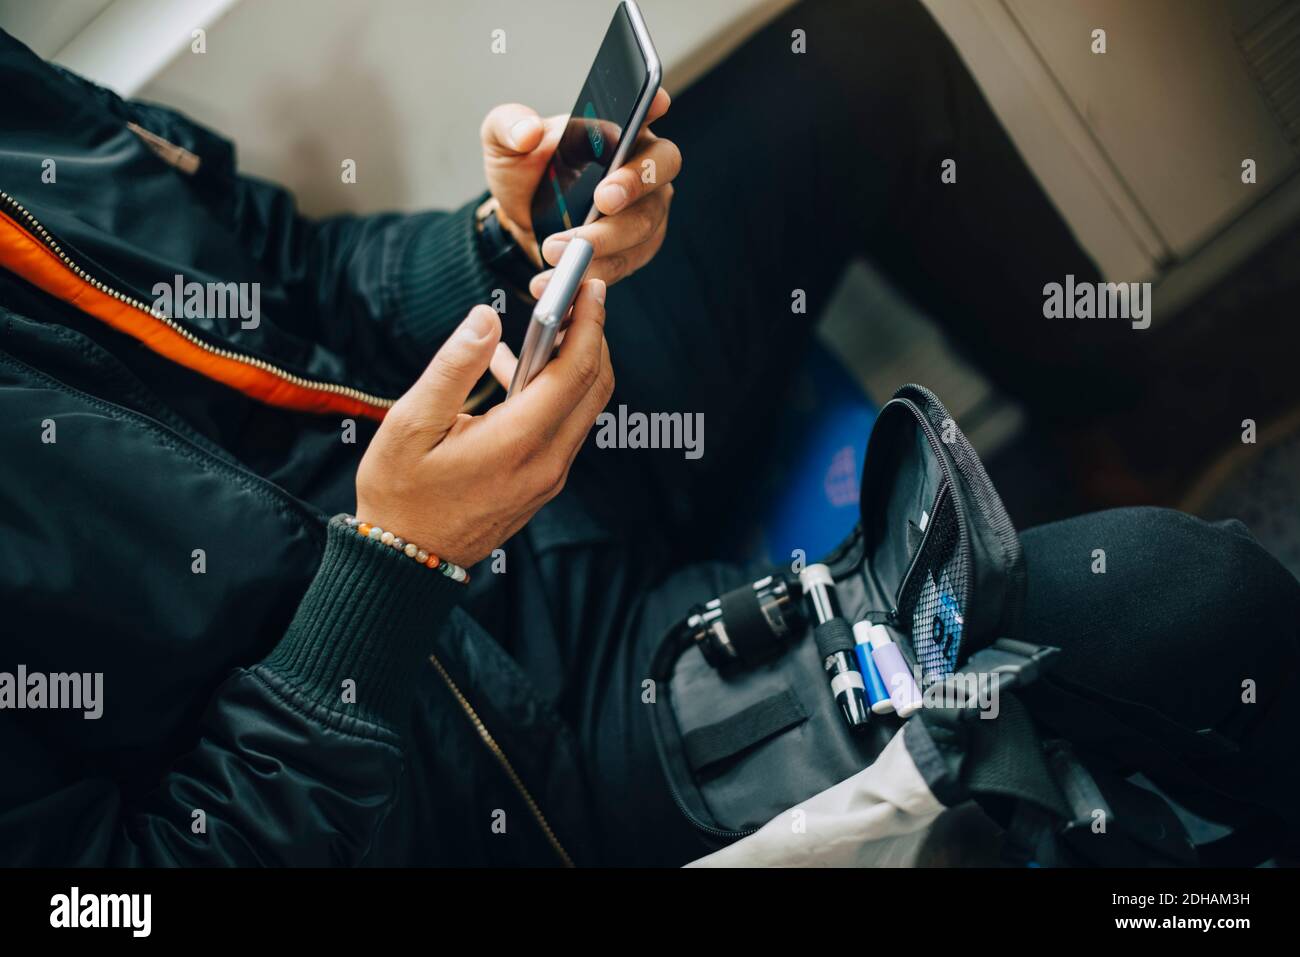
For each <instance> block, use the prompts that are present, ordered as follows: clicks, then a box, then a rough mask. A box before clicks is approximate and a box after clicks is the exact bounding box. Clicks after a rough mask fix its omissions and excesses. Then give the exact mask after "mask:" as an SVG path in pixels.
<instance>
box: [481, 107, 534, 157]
mask: <svg viewBox="0 0 1300 957" xmlns="http://www.w3.org/2000/svg"><path fill="white" fill-rule="evenodd" d="M543 130H544V127H543V124H542V118H541V117H540V116H538V115H537V111H536V110H533V109H530V108H529V107H526V106H524V105H523V104H522V103H506V104H504V105H502V106H498V107H495V108H493V110H492V111H491V112H490V113H488V115H487V116H486V117H484V118H483V125H482V127H481V128H480V129H479V135H480V136H481V137H482V139H483V152H484V153H485V154H486V155H488V156H496V157H508V156H518V155H520V154H523V153H530V152H532V151H533V150H535V149H536V148H537V146H538V144H539V143H541V141H542V133H543Z"/></svg>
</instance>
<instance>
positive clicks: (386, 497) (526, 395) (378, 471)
mask: <svg viewBox="0 0 1300 957" xmlns="http://www.w3.org/2000/svg"><path fill="white" fill-rule="evenodd" d="M604 303H605V284H604V282H602V281H601V280H599V279H591V280H588V281H587V282H585V283H584V284H583V286H582V289H581V291H580V292H579V294H578V298H577V302H576V303H575V305H574V310H573V321H572V323H571V324H570V326H569V328H568V329H567V331H566V332H565V334H564V341H563V344H562V345H561V347H560V351H559V355H558V356H557V357H556V358H555V359H553V360H552V361H551V362H550V363H549V364H548V365H547V366H546V368H544V369H543V370H542V371H541V373H540V374H539V375H538V376H537V378H535V379H534V380H533V381H532V382H531V383H530V384H529V386H528V388H527V389H525V390H524V391H522V392H520V393H519V394H518V395H516V396H515V397H514V398H512V399H511V400H510V401H509V402H503V403H500V404H499V405H496V406H494V407H493V408H491V409H489V410H488V411H487V412H486V413H484V414H483V415H477V416H472V415H467V414H465V413H462V412H461V411H460V410H461V407H462V405H463V404H464V402H465V400H466V398H467V397H468V396H469V393H470V390H471V389H473V387H474V384H475V383H476V382H477V381H478V379H479V377H480V376H481V375H482V374H483V373H484V372H485V371H487V369H488V368H489V365H491V366H492V370H493V373H494V374H495V375H496V376H497V378H498V379H502V378H505V377H506V376H507V374H508V371H509V369H510V367H511V365H512V363H511V359H512V357H511V355H510V350H509V348H508V347H506V346H505V344H504V343H501V341H500V340H501V320H500V317H499V316H498V315H497V313H496V311H495V310H493V309H491V308H490V307H488V306H475V307H474V308H473V309H472V310H470V313H469V315H468V316H466V317H465V320H464V321H463V322H462V323H461V324H460V326H459V327H458V328H457V329H456V331H455V332H453V333H452V334H451V337H450V338H449V339H448V340H447V341H446V342H445V343H444V344H443V346H442V348H441V349H439V350H438V353H437V355H435V356H434V357H433V360H432V361H431V362H430V363H429V366H428V368H427V369H425V370H424V373H423V374H422V375H421V376H420V378H419V380H418V381H417V382H416V383H415V384H414V385H413V386H411V388H410V389H409V390H408V391H407V393H406V394H405V395H403V396H402V397H401V398H400V399H399V400H398V401H397V403H396V404H395V405H394V406H393V407H392V409H391V410H389V412H388V415H387V416H386V417H385V418H384V421H383V424H382V425H380V427H379V431H378V432H377V433H376V434H375V437H374V439H373V440H372V441H371V443H370V447H369V448H368V449H366V454H365V456H364V457H363V458H362V459H361V465H360V467H359V468H358V469H357V517H358V518H359V519H361V520H362V521H364V522H368V523H370V524H371V525H378V526H380V527H381V528H383V529H384V530H386V531H391V532H392V533H393V534H395V535H400V536H401V537H402V538H404V539H406V540H407V541H410V542H415V543H416V544H418V545H419V547H421V548H424V549H426V550H428V551H430V552H432V553H433V554H435V555H437V556H438V557H439V558H445V559H447V560H448V561H452V562H455V563H456V564H458V565H463V566H466V567H468V566H470V565H472V564H474V563H475V562H477V561H479V560H481V559H483V558H485V557H487V556H488V555H490V554H491V553H492V550H493V549H495V548H496V547H498V546H499V545H500V544H501V543H502V542H504V541H505V540H506V539H508V538H509V537H510V536H511V535H513V534H514V533H515V532H517V531H518V530H519V529H520V528H522V527H523V526H524V525H525V524H526V523H527V522H528V520H529V519H530V518H532V516H533V514H534V513H535V512H536V511H537V510H538V509H539V508H541V507H542V505H544V504H545V503H546V502H548V501H550V500H551V499H552V498H554V497H555V495H556V494H558V493H559V491H560V489H562V488H563V487H564V483H565V481H566V479H567V478H568V475H569V467H570V466H571V465H572V464H573V459H574V457H575V456H576V455H577V454H578V450H579V449H580V448H581V447H582V443H583V440H584V439H585V438H586V437H587V433H588V432H589V431H591V426H592V424H593V423H594V422H595V420H596V416H597V415H598V414H599V413H600V412H601V410H602V409H604V408H605V404H606V403H607V402H608V401H609V397H610V395H611V393H612V392H613V390H614V371H613V368H612V366H611V365H610V361H609V347H608V346H607V345H606V343H605V333H604V327H605V305H604ZM498 348H499V349H500V352H498ZM494 355H495V356H496V361H495V362H494V361H493V358H494ZM506 383H508V378H506V381H505V382H503V384H506Z"/></svg>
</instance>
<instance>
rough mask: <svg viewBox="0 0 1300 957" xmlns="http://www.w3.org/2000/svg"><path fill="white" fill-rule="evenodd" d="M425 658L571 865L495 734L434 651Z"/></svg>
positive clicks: (557, 851) (569, 860)
mask: <svg viewBox="0 0 1300 957" xmlns="http://www.w3.org/2000/svg"><path fill="white" fill-rule="evenodd" d="M429 662H430V663H431V664H432V665H433V667H434V670H436V671H437V672H438V674H439V675H440V676H441V677H442V680H443V681H444V682H446V684H447V688H448V690H450V691H451V696H452V697H453V698H455V699H456V703H457V704H459V705H460V706H461V709H462V710H463V711H464V712H465V716H466V717H468V718H469V721H470V724H472V725H473V726H474V730H475V731H477V732H478V736H479V740H480V741H482V742H483V744H484V745H485V746H486V747H487V749H488V750H489V751H490V752H492V756H493V757H494V758H496V760H497V763H498V764H500V765H501V769H502V770H503V771H505V773H506V777H508V778H509V779H510V783H511V784H513V785H514V787H515V790H516V791H518V792H519V796H520V797H521V798H523V800H524V804H526V805H527V806H528V810H529V811H530V812H531V813H532V815H533V819H534V820H536V821H537V823H538V825H539V826H540V827H541V829H542V833H543V834H545V835H546V840H547V841H548V842H549V843H550V845H551V849H552V850H554V851H555V853H556V854H557V855H558V856H559V858H560V860H561V862H563V864H564V866H565V867H573V866H574V863H573V858H571V857H569V852H568V851H566V850H565V849H564V845H563V844H561V843H560V839H559V838H558V837H556V836H555V831H553V830H552V829H551V825H550V823H549V822H548V821H547V820H546V815H545V814H543V813H542V809H541V807H540V806H539V805H538V803H537V802H536V801H535V800H534V799H533V795H532V793H531V792H530V791H529V790H528V787H527V785H525V784H524V782H523V779H522V778H520V777H519V773H518V772H517V771H515V768H514V765H512V764H511V763H510V759H509V758H507V757H506V753H505V751H503V750H502V749H501V745H499V744H497V740H496V738H494V737H493V736H492V732H491V731H489V730H488V729H487V725H485V724H484V723H483V719H482V718H480V717H479V716H478V712H477V711H475V710H474V706H473V705H472V704H470V703H469V699H468V698H466V697H465V695H464V694H463V693H462V692H461V690H460V688H459V686H457V684H456V682H455V681H454V680H453V679H452V677H451V675H450V674H448V673H447V669H446V668H444V667H443V665H442V662H441V661H439V660H438V656H437V655H429Z"/></svg>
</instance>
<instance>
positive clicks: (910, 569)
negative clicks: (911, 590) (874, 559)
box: [891, 479, 952, 617]
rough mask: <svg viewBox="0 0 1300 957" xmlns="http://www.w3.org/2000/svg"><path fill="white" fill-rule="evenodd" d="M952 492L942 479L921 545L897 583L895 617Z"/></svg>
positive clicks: (892, 613) (946, 481) (946, 482)
mask: <svg viewBox="0 0 1300 957" xmlns="http://www.w3.org/2000/svg"><path fill="white" fill-rule="evenodd" d="M951 492H952V486H951V485H949V484H948V480H947V479H944V480H943V482H942V483H941V484H940V486H939V491H938V492H936V493H935V496H934V504H933V505H932V506H931V510H930V522H929V524H927V525H926V526H925V532H924V533H923V534H922V535H921V544H920V545H918V546H917V548H916V554H915V555H913V556H912V561H911V562H910V563H909V564H908V566H907V571H906V572H904V573H903V579H902V581H900V582H899V583H898V588H897V589H895V591H894V610H893V612H891V615H893V616H895V617H897V612H898V603H899V602H900V601H902V600H903V593H904V592H905V591H907V586H908V584H909V583H910V582H911V581H912V576H913V575H914V574H916V566H917V565H919V564H920V563H921V556H922V555H924V554H925V547H926V545H928V544H929V542H930V534H931V533H932V532H933V531H934V527H935V525H936V524H938V523H937V519H938V517H939V509H941V508H943V506H944V503H945V502H946V501H947V499H948V497H949V494H950V493H951Z"/></svg>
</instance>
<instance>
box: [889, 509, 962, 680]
mask: <svg viewBox="0 0 1300 957" xmlns="http://www.w3.org/2000/svg"><path fill="white" fill-rule="evenodd" d="M960 546H961V531H960V528H959V526H958V522H957V513H956V510H955V509H953V508H952V505H951V503H949V502H945V503H944V507H942V508H940V509H939V510H938V512H937V513H936V515H935V516H934V518H933V519H932V520H931V525H930V527H929V529H927V534H926V537H925V541H924V542H922V544H921V554H920V555H919V556H918V557H917V560H916V563H915V565H914V567H913V569H912V572H911V575H910V576H909V578H908V581H907V584H906V586H905V587H904V590H903V594H902V596H901V598H900V601H899V603H898V608H899V612H900V613H901V614H904V615H908V617H909V622H908V623H909V624H910V627H911V633H912V650H913V652H914V653H915V654H916V662H917V664H918V665H919V666H920V668H921V686H922V687H925V686H927V685H930V684H932V683H933V682H935V681H937V680H939V679H940V678H943V677H944V676H945V675H950V674H952V672H953V671H954V670H955V669H956V667H957V656H958V654H959V653H960V651H961V641H962V629H963V625H964V622H965V617H966V601H967V597H968V596H967V585H968V581H969V578H968V575H967V572H968V569H967V568H966V559H965V554H964V550H963V549H962V548H961V547H960Z"/></svg>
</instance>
